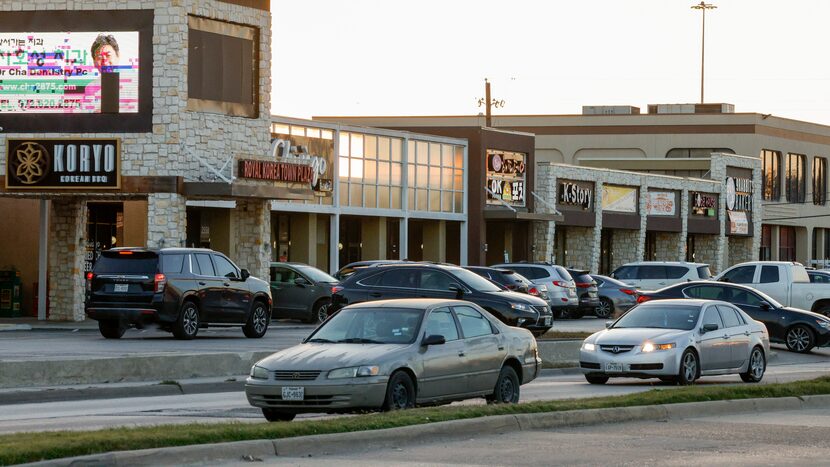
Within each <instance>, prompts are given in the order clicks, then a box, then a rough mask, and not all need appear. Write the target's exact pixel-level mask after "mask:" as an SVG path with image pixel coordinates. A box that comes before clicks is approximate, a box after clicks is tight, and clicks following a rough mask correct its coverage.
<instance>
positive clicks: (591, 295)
mask: <svg viewBox="0 0 830 467" xmlns="http://www.w3.org/2000/svg"><path fill="white" fill-rule="evenodd" d="M588 296H589V297H591V298H597V293H596V292H588Z"/></svg>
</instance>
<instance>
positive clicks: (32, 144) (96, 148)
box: [6, 138, 121, 190]
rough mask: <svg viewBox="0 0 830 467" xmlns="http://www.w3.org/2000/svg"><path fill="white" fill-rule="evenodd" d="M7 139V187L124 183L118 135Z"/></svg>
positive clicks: (76, 187) (85, 186) (63, 187)
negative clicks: (109, 136) (103, 137)
mask: <svg viewBox="0 0 830 467" xmlns="http://www.w3.org/2000/svg"><path fill="white" fill-rule="evenodd" d="M6 143H7V144H6V189H8V190H43V189H46V190H96V189H119V188H120V187H121V177H120V169H121V168H120V165H121V164H120V161H121V144H120V140H118V139H96V138H84V139H8V140H7V141H6Z"/></svg>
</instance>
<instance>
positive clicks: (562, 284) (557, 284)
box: [553, 281, 569, 289]
mask: <svg viewBox="0 0 830 467" xmlns="http://www.w3.org/2000/svg"><path fill="white" fill-rule="evenodd" d="M553 286H554V287H562V288H564V289H567V288H568V287H569V285H568V283H567V282H565V281H553Z"/></svg>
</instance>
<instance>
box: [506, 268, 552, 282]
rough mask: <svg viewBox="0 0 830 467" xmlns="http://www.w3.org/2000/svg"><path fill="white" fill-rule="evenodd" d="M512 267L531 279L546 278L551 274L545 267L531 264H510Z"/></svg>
mask: <svg viewBox="0 0 830 467" xmlns="http://www.w3.org/2000/svg"><path fill="white" fill-rule="evenodd" d="M510 268H511V269H512V270H514V271H516V272H518V273H519V274H521V275H523V276H525V277H527V278H528V279H530V280H534V279H544V278H546V277H549V276H550V274H548V272H547V271H546V270H545V268H534V267H531V266H510Z"/></svg>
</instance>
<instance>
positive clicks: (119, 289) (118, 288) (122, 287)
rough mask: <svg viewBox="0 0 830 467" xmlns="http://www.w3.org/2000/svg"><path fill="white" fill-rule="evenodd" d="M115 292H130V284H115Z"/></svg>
mask: <svg viewBox="0 0 830 467" xmlns="http://www.w3.org/2000/svg"><path fill="white" fill-rule="evenodd" d="M113 290H114V291H115V292H126V291H128V290H130V284H115V288H114V289H113Z"/></svg>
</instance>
